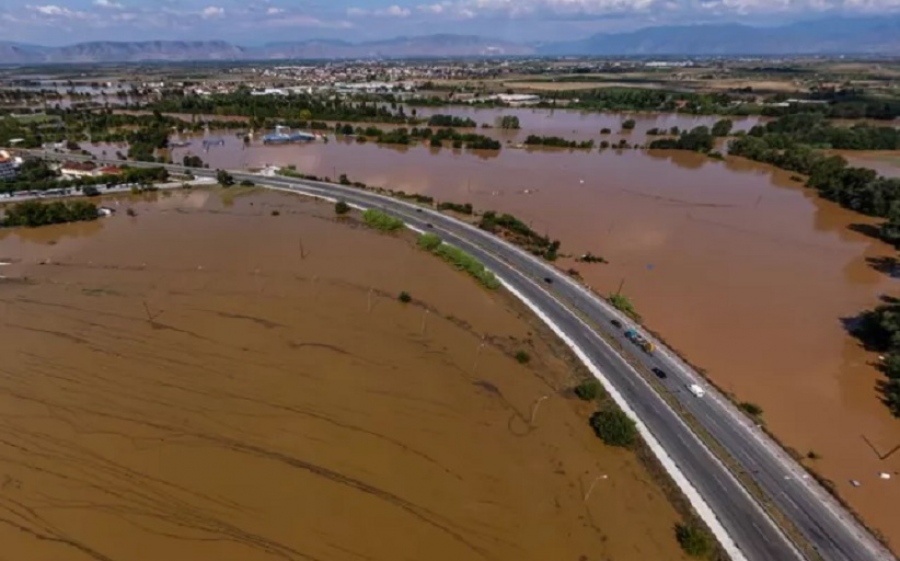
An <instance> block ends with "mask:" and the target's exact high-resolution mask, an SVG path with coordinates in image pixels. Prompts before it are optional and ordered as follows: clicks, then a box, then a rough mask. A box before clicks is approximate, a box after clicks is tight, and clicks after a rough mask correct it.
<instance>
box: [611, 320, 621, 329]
mask: <svg viewBox="0 0 900 561" xmlns="http://www.w3.org/2000/svg"><path fill="white" fill-rule="evenodd" d="M609 323H611V324H613V327H615V328H616V329H622V322H621V321H619V320H617V319H614V320H610V322H609Z"/></svg>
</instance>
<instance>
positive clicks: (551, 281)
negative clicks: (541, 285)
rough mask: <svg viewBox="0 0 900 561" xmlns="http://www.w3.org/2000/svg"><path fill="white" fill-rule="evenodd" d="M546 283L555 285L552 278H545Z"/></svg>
mask: <svg viewBox="0 0 900 561" xmlns="http://www.w3.org/2000/svg"><path fill="white" fill-rule="evenodd" d="M544 282H545V283H547V284H553V279H551V278H550V277H544Z"/></svg>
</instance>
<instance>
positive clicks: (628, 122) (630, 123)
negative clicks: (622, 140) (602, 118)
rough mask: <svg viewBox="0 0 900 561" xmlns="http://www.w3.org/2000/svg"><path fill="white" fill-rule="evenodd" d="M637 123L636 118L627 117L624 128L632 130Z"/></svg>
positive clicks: (623, 124)
mask: <svg viewBox="0 0 900 561" xmlns="http://www.w3.org/2000/svg"><path fill="white" fill-rule="evenodd" d="M635 124H636V123H635V121H634V119H625V121H624V122H623V123H622V130H626V131H630V130H631V129H633V128H634V125H635Z"/></svg>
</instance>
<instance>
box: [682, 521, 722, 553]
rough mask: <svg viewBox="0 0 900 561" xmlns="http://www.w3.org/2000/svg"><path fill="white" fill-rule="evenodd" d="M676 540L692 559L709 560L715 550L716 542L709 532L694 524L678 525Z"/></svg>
mask: <svg viewBox="0 0 900 561" xmlns="http://www.w3.org/2000/svg"><path fill="white" fill-rule="evenodd" d="M675 538H676V539H677V540H678V545H680V546H681V549H682V550H683V551H684V552H685V553H687V554H688V555H690V556H691V557H697V558H701V559H702V558H708V557H709V556H710V555H711V554H712V552H713V549H715V542H714V540H713V537H712V536H711V535H710V534H709V532H708V531H707V530H706V529H705V528H703V527H700V526H697V525H694V524H676V525H675Z"/></svg>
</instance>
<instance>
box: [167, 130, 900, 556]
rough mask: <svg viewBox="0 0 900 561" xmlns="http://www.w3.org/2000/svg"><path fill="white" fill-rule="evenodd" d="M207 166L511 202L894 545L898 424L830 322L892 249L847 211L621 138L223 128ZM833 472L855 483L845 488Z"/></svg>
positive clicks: (748, 169) (863, 355)
mask: <svg viewBox="0 0 900 561" xmlns="http://www.w3.org/2000/svg"><path fill="white" fill-rule="evenodd" d="M219 136H220V137H221V138H224V139H225V141H226V144H225V146H221V147H212V148H210V149H209V151H208V152H203V151H202V150H196V148H195V147H188V148H183V149H176V150H174V159H175V161H180V159H181V157H182V156H183V155H184V154H186V153H188V152H191V151H192V150H196V152H197V153H198V154H199V155H200V156H201V157H202V158H203V159H204V160H205V161H207V162H208V163H209V165H210V167H213V168H218V167H229V168H255V167H262V166H264V165H266V164H277V165H287V164H294V165H296V166H297V169H298V170H299V171H301V172H304V173H309V174H314V175H318V176H330V177H337V176H338V175H340V174H342V173H345V174H347V175H348V176H349V177H350V178H351V179H352V180H355V181H362V182H365V183H367V184H369V185H378V186H386V187H390V188H393V189H401V190H404V191H407V192H413V193H422V194H427V195H431V196H434V197H435V198H436V199H438V200H450V201H455V202H471V203H472V204H473V205H474V206H475V208H476V209H477V210H479V211H483V210H489V209H494V210H498V211H504V212H511V213H513V214H515V215H517V216H519V217H520V218H522V219H523V220H525V221H526V222H528V223H530V224H531V225H532V227H533V228H534V229H535V230H537V231H539V232H541V233H546V234H549V235H550V236H551V237H553V238H557V239H559V240H561V241H562V250H563V252H566V253H570V254H575V255H579V254H581V253H583V252H586V251H590V252H592V253H594V254H596V255H601V256H603V257H605V258H607V259H608V260H609V261H610V264H608V265H602V264H592V265H583V264H577V263H573V262H572V261H571V259H562V260H560V262H559V265H560V266H561V267H562V268H564V269H565V268H568V267H570V266H572V267H575V268H576V269H578V270H579V271H580V272H581V274H582V275H583V277H584V278H585V280H586V282H588V283H589V284H590V285H592V286H593V288H594V289H595V290H597V291H598V292H600V293H610V292H613V291H615V290H617V289H618V288H619V286H622V288H623V292H624V293H625V294H626V295H627V296H629V297H630V298H632V299H633V300H634V302H635V304H636V307H637V309H638V310H639V312H640V313H641V314H642V315H643V317H644V319H645V321H646V324H647V325H648V326H649V327H650V328H651V329H653V330H654V331H657V332H659V333H661V334H662V336H663V337H664V338H665V340H666V341H668V343H669V344H670V345H671V346H673V347H674V348H675V349H677V350H678V351H679V352H680V353H681V354H682V355H683V356H685V357H686V358H687V359H688V360H690V361H691V362H692V363H694V364H696V365H697V366H699V367H701V368H703V369H705V370H706V371H707V373H708V375H709V377H710V378H711V379H712V380H713V381H714V382H715V383H716V384H718V385H719V386H720V387H722V388H723V389H724V390H726V391H729V392H733V393H734V394H735V395H736V396H737V397H738V398H739V399H740V400H742V401H750V402H753V403H756V404H758V405H760V406H761V407H762V408H763V409H764V415H763V418H764V420H765V422H766V424H767V425H768V427H769V428H770V429H771V430H772V431H773V432H774V433H775V434H776V435H777V436H778V437H779V438H780V439H781V440H782V441H783V442H784V443H785V444H786V445H787V446H790V447H792V448H794V449H795V450H796V451H797V452H798V453H799V454H800V455H803V456H805V455H807V454H808V453H809V452H815V453H816V454H817V455H819V456H821V459H818V460H807V461H806V463H807V464H808V465H810V466H812V467H813V468H815V469H816V470H817V471H819V472H820V473H821V474H822V475H824V476H825V477H827V478H828V479H831V480H833V481H834V483H835V485H836V488H837V490H838V491H839V492H840V494H841V495H842V496H843V497H844V498H845V499H846V500H847V501H848V502H849V504H850V505H851V506H852V507H853V508H854V509H856V510H857V511H859V512H860V513H862V514H863V516H864V518H865V519H866V520H867V521H868V522H869V523H870V524H872V525H873V526H875V527H877V528H879V529H880V530H881V531H882V532H883V533H884V534H885V535H886V536H888V537H889V538H891V539H892V540H893V541H894V543H900V519H898V518H897V517H896V505H897V504H898V503H900V477H894V478H893V479H891V480H889V481H885V480H881V479H879V474H880V473H881V472H888V473H896V472H898V470H900V452H898V453H896V454H894V455H892V456H889V457H887V458H885V459H880V458H881V457H882V456H884V455H885V454H886V453H887V452H889V451H891V450H892V449H893V448H894V447H896V446H897V445H900V421H898V420H897V419H894V418H892V417H891V416H890V414H889V412H888V410H887V408H886V407H885V406H884V405H882V404H881V402H880V401H879V399H880V396H879V394H878V391H877V389H876V384H877V383H878V382H879V381H881V380H882V379H883V378H882V375H881V374H880V373H879V372H878V371H877V370H876V368H875V367H874V366H873V362H874V361H875V360H877V357H875V356H874V355H873V354H871V353H867V352H864V351H863V350H862V349H861V348H860V346H859V345H858V343H857V342H856V341H855V339H853V338H851V337H850V336H849V335H848V334H847V331H846V329H845V323H844V320H846V319H848V318H852V317H854V316H855V315H857V314H858V313H860V312H861V311H863V310H865V309H868V308H871V307H873V306H875V305H876V304H877V303H878V297H879V295H881V294H885V293H891V294H897V280H895V279H894V278H892V274H896V273H897V272H898V271H897V270H896V267H893V266H892V265H891V259H892V258H893V257H894V256H895V251H894V250H893V249H892V248H890V247H888V246H887V245H886V244H883V243H881V242H879V241H877V240H874V239H872V238H871V237H867V236H866V235H865V234H863V233H859V232H858V231H856V230H853V229H851V226H853V225H863V226H865V225H871V224H873V221H872V220H871V219H868V218H866V217H863V216H861V215H858V214H855V213H852V212H850V211H847V210H844V209H841V208H839V207H838V206H836V205H834V204H831V203H829V202H826V201H822V200H819V199H818V198H817V197H816V196H815V195H814V194H813V193H812V192H810V191H808V190H805V189H804V188H803V187H802V186H801V184H799V183H797V182H794V181H791V180H790V178H789V177H790V174H787V173H782V172H780V171H777V170H773V169H772V168H770V167H767V166H762V165H758V164H756V163H753V162H749V161H746V160H742V159H738V158H729V159H727V160H726V161H716V160H713V159H710V158H706V157H704V156H702V155H699V154H694V153H685V152H674V151H668V152H664V151H659V152H653V151H643V150H625V151H622V152H617V151H613V150H606V151H603V152H599V153H598V152H597V151H596V150H595V151H593V152H589V153H588V152H582V151H568V150H537V151H528V150H515V149H509V148H507V149H504V150H502V151H500V152H487V153H479V154H472V153H469V152H467V151H454V150H450V149H442V150H440V151H435V150H431V149H429V148H426V147H423V146H413V147H387V146H378V145H375V144H372V143H368V144H364V145H358V144H356V143H355V142H350V141H349V140H346V141H345V140H338V141H335V140H333V139H332V141H331V142H329V143H327V144H325V143H315V144H308V145H285V146H262V145H259V144H252V145H251V146H249V147H243V145H242V143H241V142H240V141H239V140H238V139H236V138H234V137H233V135H230V134H228V133H222V134H221V135H219ZM851 480H858V481H859V482H860V483H861V484H862V485H861V486H860V487H853V486H851V484H850V481H851Z"/></svg>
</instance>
